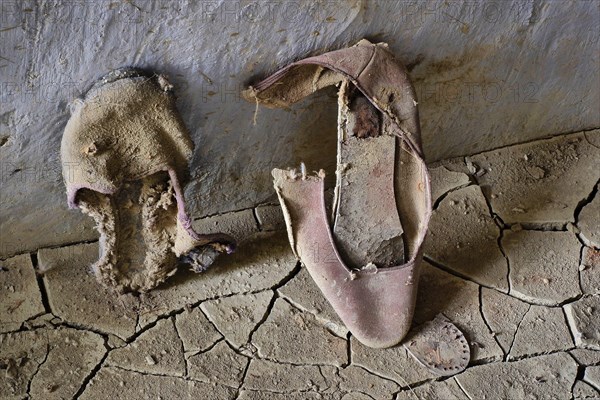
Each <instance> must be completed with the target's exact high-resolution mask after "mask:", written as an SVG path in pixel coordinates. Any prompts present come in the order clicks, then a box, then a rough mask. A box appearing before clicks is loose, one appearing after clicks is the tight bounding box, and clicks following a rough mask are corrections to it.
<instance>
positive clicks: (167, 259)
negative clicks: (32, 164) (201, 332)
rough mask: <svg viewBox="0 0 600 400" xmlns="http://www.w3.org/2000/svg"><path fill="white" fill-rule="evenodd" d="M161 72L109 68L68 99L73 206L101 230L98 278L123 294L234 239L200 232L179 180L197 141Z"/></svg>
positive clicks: (225, 248)
mask: <svg viewBox="0 0 600 400" xmlns="http://www.w3.org/2000/svg"><path fill="white" fill-rule="evenodd" d="M172 88H173V87H172V85H170V84H169V82H168V81H167V79H166V78H165V77H164V76H162V75H156V74H153V73H146V72H145V71H142V70H138V69H132V68H127V69H119V70H115V71H112V72H110V73H109V74H107V75H106V76H105V77H104V78H102V79H101V80H100V81H99V82H97V83H96V84H94V85H93V86H92V88H91V89H90V90H89V91H88V92H87V93H86V95H85V96H84V98H82V99H78V100H76V101H75V102H74V103H73V106H72V107H71V118H70V119H69V122H68V123H67V126H66V127H65V132H64V134H63V137H62V145H61V158H62V164H63V175H64V179H65V185H66V187H67V198H68V203H69V206H70V207H71V208H75V207H79V208H80V209H81V210H82V211H83V212H84V213H86V214H88V215H90V216H92V217H93V218H94V220H95V221H96V225H97V228H98V231H99V232H100V257H99V259H98V261H97V262H96V263H94V265H93V266H92V269H93V271H94V273H95V275H96V278H97V279H98V281H99V282H101V283H103V284H104V285H106V286H108V287H112V288H115V289H116V290H118V291H120V292H127V291H140V292H143V291H148V290H151V289H153V288H154V287H156V286H157V285H159V284H160V283H161V282H163V281H164V280H166V279H167V278H168V277H169V276H171V275H173V274H174V273H175V271H176V268H177V266H178V264H179V262H180V261H187V262H189V263H191V264H192V266H193V268H194V269H195V270H197V271H199V270H202V269H204V268H206V267H207V266H208V265H209V264H210V263H211V262H212V261H213V259H214V258H215V257H216V256H217V254H218V253H221V252H228V253H229V252H232V251H233V249H234V247H235V241H234V240H233V238H231V237H229V236H228V235H224V234H212V235H201V234H198V233H197V232H195V231H194V229H193V228H192V224H191V219H190V217H189V215H188V214H187V212H186V209H185V201H184V196H183V186H184V184H185V182H186V178H187V177H188V161H189V158H190V156H191V154H192V150H193V142H192V140H191V139H190V137H189V133H188V130H187V128H186V127H185V125H184V124H183V121H182V120H181V117H180V116H179V113H178V111H177V108H176V106H175V96H174V95H173V93H172Z"/></svg>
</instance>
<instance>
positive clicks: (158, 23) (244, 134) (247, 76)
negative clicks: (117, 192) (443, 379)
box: [0, 0, 600, 257]
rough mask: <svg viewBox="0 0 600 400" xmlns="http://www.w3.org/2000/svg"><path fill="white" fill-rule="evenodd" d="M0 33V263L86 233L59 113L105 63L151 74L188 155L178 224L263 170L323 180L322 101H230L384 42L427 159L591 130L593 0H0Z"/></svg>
mask: <svg viewBox="0 0 600 400" xmlns="http://www.w3.org/2000/svg"><path fill="white" fill-rule="evenodd" d="M1 5H2V14H1V29H0V83H1V93H0V95H1V109H0V168H1V171H0V172H1V181H0V257H5V256H7V255H10V254H15V253H18V252H22V251H27V250H33V249H36V248H39V247H46V246H52V245H56V244H61V243H69V242H80V241H82V240H89V239H93V238H95V237H96V233H95V231H94V229H93V227H92V221H91V219H90V220H88V219H87V218H86V217H84V216H83V215H82V214H81V213H80V212H79V211H73V210H68V209H67V206H66V195H65V190H64V185H63V183H62V176H61V165H60V156H59V147H60V139H61V135H62V131H63V129H64V126H65V124H66V121H67V120H68V117H69V113H68V107H67V105H68V103H69V101H71V100H73V99H74V98H76V97H77V96H79V95H81V94H82V93H83V92H84V91H85V90H86V88H87V87H89V85H90V84H91V82H93V81H94V80H95V79H97V78H99V77H100V76H101V75H103V74H104V73H106V72H107V71H109V70H111V69H114V68H118V67H122V66H138V67H144V68H148V69H152V70H155V71H157V72H160V73H164V74H166V75H168V76H169V78H170V80H171V81H172V83H173V84H174V86H175V90H176V93H177V95H178V106H179V108H180V110H181V112H182V114H183V117H184V120H185V122H186V124H187V126H188V127H189V129H190V131H191V132H192V137H193V140H194V142H195V143H196V150H195V153H194V157H193V160H192V163H191V175H192V181H191V183H190V184H189V185H188V187H187V190H186V195H187V196H188V198H189V204H190V208H191V211H192V214H193V215H194V216H195V217H201V216H206V215H212V214H217V213H221V212H226V211H232V210H239V209H244V208H248V207H251V206H253V205H255V204H258V203H262V202H268V201H272V200H273V199H274V193H273V190H272V186H271V175H270V170H271V169H272V168H274V167H285V166H290V165H297V164H298V163H299V162H300V161H304V162H306V163H307V166H308V168H309V169H310V170H313V169H318V168H325V169H326V170H328V171H330V172H331V171H332V170H333V165H334V162H335V149H336V145H335V141H336V138H335V129H336V128H335V123H336V122H335V121H336V102H335V93H334V92H333V91H331V90H330V91H327V90H326V91H323V92H321V93H317V94H316V95H313V96H312V97H310V98H309V99H306V100H305V101H303V102H301V103H299V104H297V105H296V106H294V107H293V108H292V109H290V110H287V111H282V110H267V109H264V108H261V109H259V110H258V114H257V115H256V124H253V118H254V117H255V115H254V113H255V105H254V104H249V103H246V102H244V101H243V100H242V99H241V98H240V90H241V89H243V88H244V87H245V86H246V85H247V84H249V83H252V82H255V81H256V80H258V79H260V78H262V77H265V76H266V75H267V74H269V73H272V72H274V71H275V70H276V69H278V68H280V67H283V66H284V65H286V64H287V63H289V62H291V61H294V60H297V59H299V58H303V57H305V56H309V55H316V54H319V53H322V52H325V51H330V50H334V49H338V48H342V47H345V46H348V45H351V44H354V43H355V42H357V41H358V40H359V39H361V38H363V37H366V38H368V39H370V40H371V41H376V42H378V41H385V42H387V43H389V45H390V49H391V50H392V51H393V52H394V53H395V54H396V55H397V56H398V58H399V59H400V60H402V61H403V62H404V63H405V64H406V65H407V66H408V67H409V70H410V71H411V76H412V78H413V81H414V84H415V86H416V90H417V95H418V98H419V107H420V111H421V123H422V128H423V142H424V143H423V145H424V150H425V153H426V156H427V159H428V160H430V161H434V160H439V159H444V158H449V157H453V156H461V155H467V154H473V153H477V152H480V151H483V150H489V149H492V148H498V147H502V146H506V145H508V144H514V143H519V142H524V141H528V140H532V139H535V138H541V137H547V136H551V135H558V134H563V133H567V132H575V131H581V130H588V129H593V128H597V127H599V126H600V113H599V112H598V109H599V104H600V99H599V93H600V91H599V90H598V88H599V87H600V67H599V65H600V64H599V63H600V60H599V37H598V35H599V33H598V24H599V21H600V11H599V6H598V2H596V1H586V0H584V1H504V0H503V1H427V2H412V1H410V2H408V1H407V2H405V1H366V0H348V1H341V0H335V1H314V2H308V1H265V2H263V1H256V0H249V1H166V0H165V1H148V0H131V1H118V0H113V1H108V0H106V1H105V0H95V1H80V0H77V1H68V0H66V1H43V0H40V1H35V2H33V1H10V0H2V2H1Z"/></svg>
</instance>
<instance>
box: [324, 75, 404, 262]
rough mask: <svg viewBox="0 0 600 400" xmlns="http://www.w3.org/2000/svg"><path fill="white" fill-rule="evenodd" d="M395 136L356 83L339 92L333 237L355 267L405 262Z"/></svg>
mask: <svg viewBox="0 0 600 400" xmlns="http://www.w3.org/2000/svg"><path fill="white" fill-rule="evenodd" d="M395 162H396V137H395V136H392V135H388V134H386V133H385V130H384V124H383V121H382V114H381V113H380V112H379V111H378V110H377V109H376V108H375V107H374V106H373V105H372V104H371V103H370V102H369V100H368V99H367V98H366V97H364V95H362V93H361V92H360V91H359V90H357V89H356V88H355V87H354V86H353V85H352V84H351V83H349V82H348V81H344V82H342V84H341V87H340V91H339V116H338V170H337V171H336V173H337V181H336V194H335V199H334V207H333V209H334V215H333V220H334V224H333V234H334V235H333V236H334V238H335V241H336V245H337V248H338V251H339V253H340V255H341V256H342V258H343V259H344V261H345V263H346V264H347V265H348V266H349V267H350V268H362V267H365V266H367V265H370V264H374V265H375V266H376V267H378V268H385V267H391V266H395V265H400V264H403V263H404V261H405V256H404V254H405V249H404V238H403V228H402V224H401V222H400V217H399V214H398V209H397V204H396V199H395V195H394V174H395Z"/></svg>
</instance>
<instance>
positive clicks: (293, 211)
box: [244, 40, 431, 347]
mask: <svg viewBox="0 0 600 400" xmlns="http://www.w3.org/2000/svg"><path fill="white" fill-rule="evenodd" d="M330 85H339V86H340V90H339V96H338V102H339V118H338V169H337V171H336V174H337V184H336V190H335V196H334V197H335V198H334V202H333V207H332V208H333V216H332V217H331V221H330V218H329V216H328V213H327V211H326V206H325V200H324V195H323V191H324V179H323V178H324V176H325V173H324V172H323V171H319V173H317V174H316V175H312V176H309V175H307V174H306V171H305V170H304V167H302V168H301V170H300V171H296V170H280V169H275V170H273V176H274V185H275V189H276V191H277V194H278V196H279V200H280V203H281V207H282V209H283V212H284V216H285V220H286V225H287V229H288V234H289V240H290V243H291V246H292V249H293V251H294V253H295V254H296V255H297V257H298V258H299V259H300V260H301V261H302V263H303V264H304V265H305V266H306V268H307V269H308V271H309V272H310V274H311V276H312V277H313V279H314V280H315V282H316V283H317V285H318V286H319V288H320V289H321V291H322V292H323V295H324V296H325V297H326V298H327V300H328V301H329V302H330V303H331V305H332V306H333V308H334V309H335V311H336V312H337V313H338V314H339V316H340V318H341V319H342V321H343V322H344V323H345V324H346V326H347V327H348V329H349V330H350V331H351V332H352V334H353V335H354V336H355V337H356V338H357V339H358V340H360V341H361V342H362V343H364V344H365V345H367V346H371V347H390V346H393V345H395V344H397V343H399V342H400V341H401V340H402V339H403V338H404V336H405V335H406V333H407V332H408V330H409V328H410V326H411V322H412V315H413V310H414V307H415V299H416V294H417V283H418V277H419V263H420V261H421V259H422V245H423V240H424V239H425V235H426V232H427V227H428V223H429V217H430V215H431V199H430V183H429V176H428V173H427V168H426V166H425V162H424V161H423V156H422V151H421V141H420V130H419V119H418V112H417V102H416V97H415V93H414V90H413V88H412V85H411V83H410V81H409V78H408V75H407V73H406V70H405V68H404V67H403V66H402V65H401V64H399V63H398V62H397V61H396V60H395V59H394V57H393V56H392V54H391V53H390V52H389V51H388V49H387V45H386V44H381V43H380V44H372V43H370V42H368V41H366V40H362V41H361V42H359V43H358V44H357V45H355V46H353V47H350V48H347V49H343V50H339V51H333V52H330V53H326V54H323V55H320V56H316V57H311V58H307V59H304V60H301V61H298V62H295V63H293V64H291V65H289V66H287V67H285V68H283V69H282V70H280V71H278V72H276V73H275V74H273V75H272V76H270V77H269V78H267V79H265V80H264V81H262V82H260V83H258V84H257V85H254V86H253V87H250V88H249V89H248V90H247V91H245V93H244V96H245V98H246V99H247V100H249V101H255V102H257V103H260V104H264V105H266V106H267V107H271V108H285V107H288V106H289V105H291V104H293V103H295V102H297V101H299V100H301V99H302V98H304V97H306V96H307V95H309V94H311V93H313V92H314V91H316V90H318V89H320V88H323V87H325V86H330ZM317 134H318V133H315V135H317Z"/></svg>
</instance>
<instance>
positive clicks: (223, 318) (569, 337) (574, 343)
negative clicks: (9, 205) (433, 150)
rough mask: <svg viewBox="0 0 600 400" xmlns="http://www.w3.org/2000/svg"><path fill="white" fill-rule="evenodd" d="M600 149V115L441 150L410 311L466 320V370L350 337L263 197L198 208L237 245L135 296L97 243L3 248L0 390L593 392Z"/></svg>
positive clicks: (0, 394) (599, 372) (412, 394)
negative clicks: (6, 252)
mask: <svg viewBox="0 0 600 400" xmlns="http://www.w3.org/2000/svg"><path fill="white" fill-rule="evenodd" d="M599 148H600V131H599V130H595V131H587V132H581V133H576V134H570V135H565V136H559V137H556V138H553V139H548V140H540V141H535V142H531V143H526V144H521V145H515V146H510V147H505V148H502V149H499V150H495V151H490V152H486V153H482V154H478V155H474V156H471V157H466V158H460V159H453V160H446V161H442V162H439V163H437V164H435V165H432V166H431V174H432V182H433V189H434V199H435V211H434V215H433V219H432V223H431V229H430V235H429V237H428V241H427V248H426V251H425V254H426V256H425V260H426V261H425V262H424V264H423V268H422V274H421V280H420V287H419V297H418V301H417V310H416V315H415V322H416V323H420V322H424V321H427V320H429V319H431V318H433V317H434V316H435V315H436V314H438V313H440V312H441V313H443V314H444V315H446V316H447V317H448V318H450V319H451V320H452V321H453V322H454V323H455V324H456V325H457V326H459V327H460V328H461V329H462V330H463V331H464V332H465V335H466V336H467V338H468V340H469V342H470V346H471V354H472V359H471V362H470V364H469V367H468V368H467V369H466V370H465V371H464V372H462V373H460V374H458V375H455V376H453V377H450V378H446V379H439V378H438V377H436V376H435V375H433V374H432V373H430V372H428V371H427V370H426V369H425V368H423V367H421V366H420V365H419V364H417V362H416V361H415V360H413V359H412V358H411V357H410V356H409V355H407V353H406V351H405V350H404V348H403V347H395V348H391V349H385V350H373V349H369V348H366V347H364V346H362V345H361V344H360V343H359V342H357V341H356V340H355V339H354V338H352V337H351V335H349V334H348V332H347V330H346V329H345V328H344V326H343V325H342V324H341V323H340V321H339V320H338V318H337V317H336V316H335V314H334V313H333V311H332V310H331V308H330V307H329V305H328V304H327V303H326V301H325V300H324V299H323V297H322V296H321V295H320V293H319V292H318V289H317V288H316V286H315V285H314V284H313V282H312V280H311V279H310V276H309V275H308V274H307V272H306V271H305V270H304V269H303V268H302V267H301V266H300V265H299V264H297V262H296V260H295V259H294V257H293V255H292V253H291V251H290V249H289V245H288V243H287V236H286V234H285V232H284V231H283V228H284V227H283V221H282V217H281V213H280V211H279V209H278V207H277V206H275V205H262V206H259V207H257V208H255V209H247V210H241V211H237V212H232V213H228V214H224V215H221V216H218V217H210V218H206V219H200V220H197V221H196V224H197V225H199V226H200V227H201V229H202V230H205V231H206V230H223V231H228V232H230V233H232V234H234V235H235V236H237V237H238V238H243V242H242V244H241V246H240V248H239V251H238V252H237V253H236V254H234V255H233V256H230V257H222V258H221V259H220V260H219V262H218V263H217V265H215V266H214V267H213V268H211V269H210V270H209V271H208V272H206V273H204V274H200V275H194V274H192V273H188V272H186V271H181V272H180V273H179V274H178V275H177V276H176V277H174V279H172V280H171V281H170V282H168V284H166V285H163V286H162V287H161V288H159V289H158V290H155V291H152V292H151V293H149V294H143V295H140V296H138V297H135V296H132V295H123V296H117V297H116V296H114V295H112V294H111V293H109V292H108V291H106V290H105V289H103V288H101V287H100V286H99V285H98V284H96V282H95V280H94V278H93V277H92V275H90V273H89V272H88V269H87V266H88V265H89V264H91V262H92V261H94V260H95V258H96V257H97V254H98V245H97V243H82V244H77V245H71V246H65V247H59V248H48V249H39V250H38V251H37V252H34V253H31V254H21V255H17V256H14V257H12V258H9V259H6V260H3V261H2V262H1V265H2V268H1V270H0V290H1V291H2V295H1V296H0V332H3V333H2V334H1V335H0V398H2V399H22V398H31V399H55V398H56V399H59V398H60V399H71V398H81V399H94V400H96V399H111V400H112V399H150V398H153V399H164V400H170V399H217V400H220V399H265V400H266V399H269V400H270V399H286V400H287V399H292V400H293V399H344V400H351V399H352V400H358V399H382V400H383V399H396V400H400V399H472V400H473V399H571V398H576V399H579V398H599V397H600V392H599V390H600V319H599V318H598V314H599V310H600V250H599V249H598V248H599V246H600V219H599V214H600V195H598V180H599V172H598V171H600V166H599V163H600V150H599Z"/></svg>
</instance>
